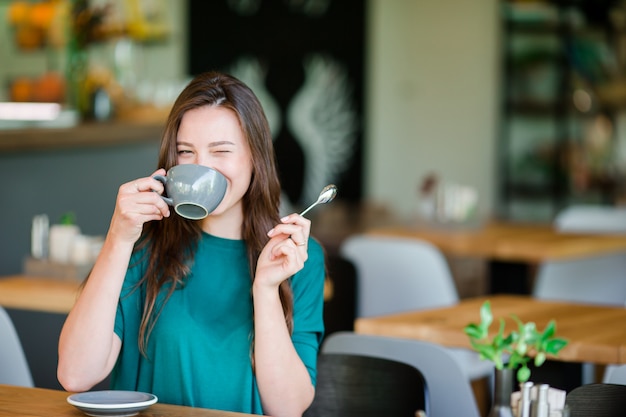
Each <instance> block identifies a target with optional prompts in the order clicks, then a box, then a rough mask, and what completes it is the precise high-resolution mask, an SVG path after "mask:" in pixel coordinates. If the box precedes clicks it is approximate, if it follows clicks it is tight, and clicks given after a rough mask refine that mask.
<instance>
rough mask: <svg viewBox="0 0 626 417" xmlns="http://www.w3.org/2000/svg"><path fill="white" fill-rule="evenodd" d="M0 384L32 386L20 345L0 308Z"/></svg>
mask: <svg viewBox="0 0 626 417" xmlns="http://www.w3.org/2000/svg"><path fill="white" fill-rule="evenodd" d="M0 384H8V385H19V386H24V387H33V386H34V383H33V377H32V375H31V372H30V367H29V365H28V362H27V361H26V355H24V350H23V349H22V343H21V341H20V339H19V336H18V335H17V332H16V331H15V326H13V321H12V320H11V317H10V316H9V314H8V313H7V312H6V310H5V309H4V308H3V307H0Z"/></svg>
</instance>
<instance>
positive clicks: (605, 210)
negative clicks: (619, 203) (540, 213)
mask: <svg viewBox="0 0 626 417" xmlns="http://www.w3.org/2000/svg"><path fill="white" fill-rule="evenodd" d="M554 226H555V227H556V228H557V230H559V231H562V232H564V233H589V232H591V233H605V234H624V233H626V207H613V206H598V205H591V204H580V205H573V206H570V207H567V208H565V209H564V210H562V211H561V212H560V213H559V214H558V215H557V216H556V218H555V219H554Z"/></svg>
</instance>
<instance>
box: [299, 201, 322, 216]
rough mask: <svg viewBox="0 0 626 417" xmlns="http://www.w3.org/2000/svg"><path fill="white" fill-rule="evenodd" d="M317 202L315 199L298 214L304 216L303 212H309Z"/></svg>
mask: <svg viewBox="0 0 626 417" xmlns="http://www.w3.org/2000/svg"><path fill="white" fill-rule="evenodd" d="M317 203H318V201H316V202H315V203H313V204H311V205H310V206H309V207H307V208H306V209H304V211H303V212H302V213H300V215H301V216H304V215H305V214H307V213H308V212H309V210H311V209H312V208H313V207H315V206H317Z"/></svg>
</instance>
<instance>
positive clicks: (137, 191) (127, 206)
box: [109, 168, 170, 243]
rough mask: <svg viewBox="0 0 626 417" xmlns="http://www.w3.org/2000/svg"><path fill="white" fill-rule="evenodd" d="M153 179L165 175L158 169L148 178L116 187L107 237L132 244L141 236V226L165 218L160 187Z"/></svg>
mask: <svg viewBox="0 0 626 417" xmlns="http://www.w3.org/2000/svg"><path fill="white" fill-rule="evenodd" d="M155 175H165V170H164V169H162V168H161V169H158V170H157V171H155V172H154V173H153V174H152V175H150V176H149V177H144V178H138V179H136V180H134V181H131V182H127V183H126V184H122V185H121V186H120V188H119V191H118V193H117V200H116V202H115V211H114V212H113V217H112V219H111V225H110V228H109V233H111V234H113V235H114V236H115V237H117V238H119V239H122V240H124V241H129V242H133V243H134V242H136V241H137V239H139V237H140V236H141V231H142V229H143V225H144V223H146V222H149V221H152V220H161V219H163V217H169V215H170V208H169V206H168V205H167V203H166V202H165V201H163V199H162V198H161V194H163V191H164V187H163V183H161V182H160V181H157V180H155V179H154V178H153V176H155ZM155 191H156V192H155Z"/></svg>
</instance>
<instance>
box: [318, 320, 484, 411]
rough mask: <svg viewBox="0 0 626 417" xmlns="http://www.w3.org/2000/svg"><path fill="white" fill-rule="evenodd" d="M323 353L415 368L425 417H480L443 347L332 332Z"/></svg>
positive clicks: (456, 366) (455, 363) (458, 368)
mask: <svg viewBox="0 0 626 417" xmlns="http://www.w3.org/2000/svg"><path fill="white" fill-rule="evenodd" d="M322 352H323V353H344V354H348V353H349V354H357V355H367V356H375V357H379V358H384V359H392V360H395V361H400V362H405V363H408V364H409V365H412V366H413V367H415V368H417V369H418V370H419V371H420V372H421V373H422V375H423V376H424V378H425V379H426V385H427V388H428V398H429V408H430V413H429V414H428V417H449V416H463V417H479V416H480V413H479V410H478V406H477V404H476V399H475V398H474V393H473V391H472V387H471V385H470V383H469V381H468V380H467V378H466V377H465V375H464V373H463V370H462V369H461V366H460V364H459V362H458V361H457V359H456V358H455V357H454V356H453V355H451V354H450V351H449V350H448V349H446V348H444V347H443V346H440V345H437V344H433V343H429V342H423V341H419V340H409V339H400V338H392V337H383V336H370V335H361V334H356V333H354V332H335V333H332V334H330V335H329V336H328V337H327V338H326V339H325V340H324V343H323V344H322Z"/></svg>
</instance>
